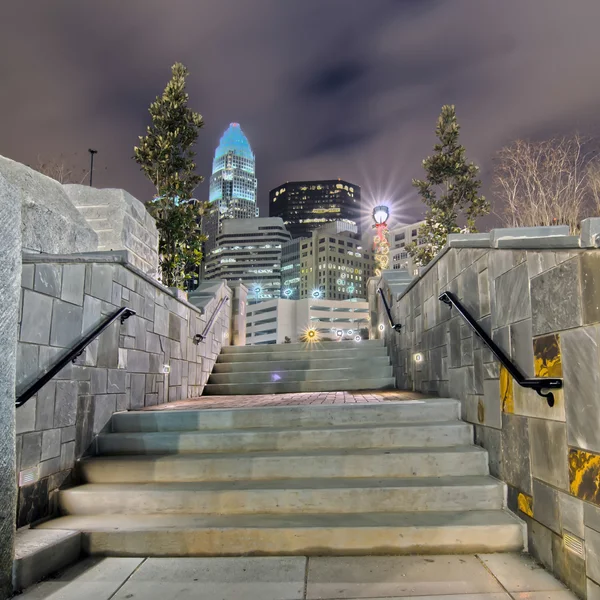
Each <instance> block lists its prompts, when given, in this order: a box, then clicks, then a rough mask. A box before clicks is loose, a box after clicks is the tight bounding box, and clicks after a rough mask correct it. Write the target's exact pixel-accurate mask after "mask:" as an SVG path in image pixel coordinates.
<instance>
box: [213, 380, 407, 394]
mask: <svg viewBox="0 0 600 600" xmlns="http://www.w3.org/2000/svg"><path fill="white" fill-rule="evenodd" d="M395 387H396V380H395V378H394V377H380V378H377V379H371V378H369V379H367V378H365V379H363V378H353V379H330V380H324V381H319V380H317V381H289V382H285V383H207V384H206V385H205V386H204V392H203V395H204V396H240V395H260V394H300V393H306V392H358V391H360V390H393V389H395Z"/></svg>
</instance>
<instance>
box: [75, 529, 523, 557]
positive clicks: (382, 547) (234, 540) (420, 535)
mask: <svg viewBox="0 0 600 600" xmlns="http://www.w3.org/2000/svg"><path fill="white" fill-rule="evenodd" d="M82 541H83V544H82V546H83V548H82V549H83V551H84V552H85V553H86V554H92V555H101V556H140V557H142V556H144V557H145V556H151V557H163V556H240V555H244V556H278V555H279V556H282V555H291V556H326V555H337V556H341V555H354V556H365V555H390V554H477V553H482V554H484V553H485V554H488V553H495V552H522V550H523V529H522V527H521V526H520V525H518V524H514V525H497V526H486V527H461V526H457V527H444V528H440V527H373V528H371V529H367V528H357V529H354V528H351V527H347V528H331V527H311V528H309V529H307V528H303V527H301V528H296V529H295V528H289V529H275V528H273V529H260V528H250V529H237V528H231V529H222V528H218V529H217V528H215V529H201V530H188V531H172V530H168V529H167V530H156V531H142V532H137V531H93V532H86V533H84V534H83V540H82Z"/></svg>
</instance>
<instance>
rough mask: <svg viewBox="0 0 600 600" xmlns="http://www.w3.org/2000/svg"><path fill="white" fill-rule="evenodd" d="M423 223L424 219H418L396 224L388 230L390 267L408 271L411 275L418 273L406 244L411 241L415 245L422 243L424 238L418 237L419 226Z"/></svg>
mask: <svg viewBox="0 0 600 600" xmlns="http://www.w3.org/2000/svg"><path fill="white" fill-rule="evenodd" d="M424 223H425V221H419V222H418V223H411V224H409V225H406V224H403V225H397V226H396V227H394V228H393V229H391V230H390V238H391V239H390V245H391V249H390V255H391V256H390V262H391V268H392V269H395V270H403V271H408V272H409V273H410V274H411V275H418V274H419V269H418V267H417V266H416V265H415V264H414V261H413V259H412V257H411V256H410V254H409V253H408V252H407V250H406V246H408V244H412V243H413V242H416V244H417V246H422V245H423V243H424V240H422V239H421V238H419V227H420V226H421V225H423V224H424Z"/></svg>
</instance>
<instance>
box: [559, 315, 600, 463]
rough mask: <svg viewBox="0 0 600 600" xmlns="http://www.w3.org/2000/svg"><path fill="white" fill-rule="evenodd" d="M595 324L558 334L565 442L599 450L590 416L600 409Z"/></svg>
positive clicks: (599, 359) (597, 429)
mask: <svg viewBox="0 0 600 600" xmlns="http://www.w3.org/2000/svg"><path fill="white" fill-rule="evenodd" d="M598 333H599V330H598V326H594V327H583V328H579V329H574V330H571V331H565V332H564V333H562V334H561V337H560V346H561V354H562V365H563V376H564V394H565V397H566V398H567V399H568V401H567V402H566V403H565V404H566V405H565V409H566V416H567V441H568V443H569V445H570V446H575V447H577V448H584V449H586V450H591V451H593V452H600V427H598V423H597V422H596V420H595V419H593V418H590V415H593V414H598V412H599V411H600V353H599V346H600V344H599V335H598Z"/></svg>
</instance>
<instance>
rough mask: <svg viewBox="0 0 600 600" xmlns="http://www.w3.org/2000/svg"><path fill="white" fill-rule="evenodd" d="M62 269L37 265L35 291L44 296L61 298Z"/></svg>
mask: <svg viewBox="0 0 600 600" xmlns="http://www.w3.org/2000/svg"><path fill="white" fill-rule="evenodd" d="M61 279H62V269H61V266H60V265H52V264H44V263H41V264H38V265H35V279H34V282H33V289H34V290H35V291H36V292H41V293H42V294H48V295H49V296H54V297H55V298H59V297H60V289H61Z"/></svg>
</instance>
